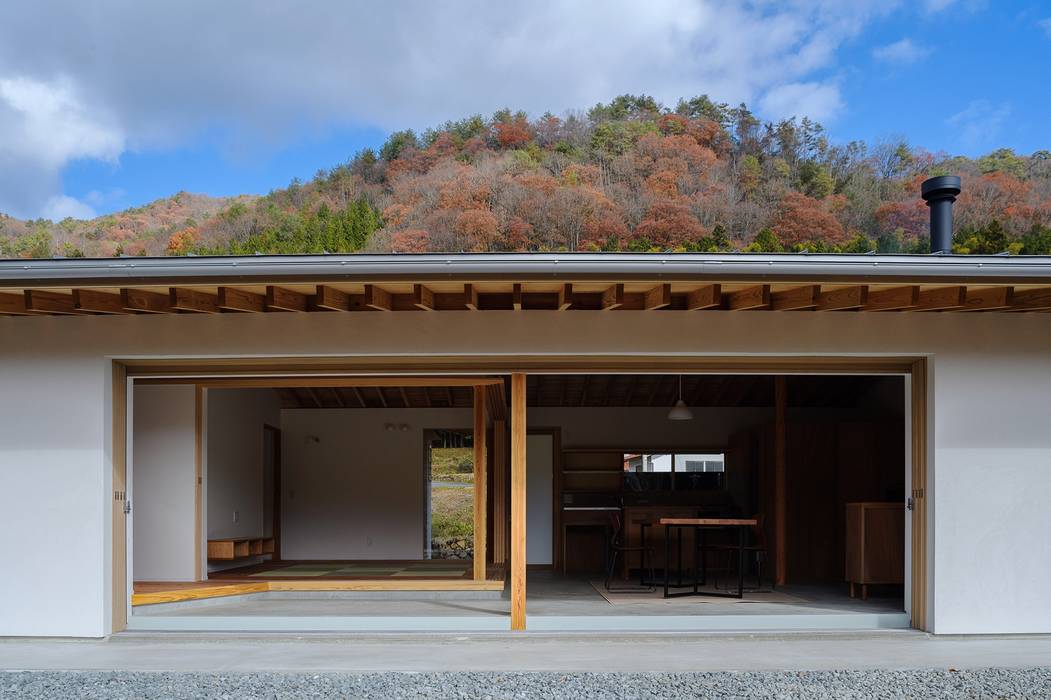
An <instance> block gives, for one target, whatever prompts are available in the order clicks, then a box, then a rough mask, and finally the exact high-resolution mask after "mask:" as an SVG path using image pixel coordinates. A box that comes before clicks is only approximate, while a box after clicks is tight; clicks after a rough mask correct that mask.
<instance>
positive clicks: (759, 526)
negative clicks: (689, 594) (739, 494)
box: [709, 513, 774, 593]
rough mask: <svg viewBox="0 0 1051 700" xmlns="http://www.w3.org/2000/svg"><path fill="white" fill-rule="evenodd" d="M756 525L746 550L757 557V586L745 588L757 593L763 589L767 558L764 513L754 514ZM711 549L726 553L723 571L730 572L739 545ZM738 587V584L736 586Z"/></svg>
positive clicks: (720, 545)
mask: <svg viewBox="0 0 1051 700" xmlns="http://www.w3.org/2000/svg"><path fill="white" fill-rule="evenodd" d="M753 519H754V520H755V525H753V526H752V527H751V531H752V542H751V544H746V545H745V547H744V551H745V554H746V555H751V556H752V557H753V558H754V559H755V581H756V587H755V588H751V589H745V590H746V591H747V592H752V593H755V592H756V591H761V590H763V563H764V562H765V561H766V559H767V552H768V549H767V546H766V530H765V529H764V528H763V524H764V519H763V515H762V513H758V514H756V515H755V516H753ZM709 549H715V550H718V551H720V552H723V553H725V554H726V566H725V567H723V571H724V572H725V573H726V574H729V572H730V569H731V568H733V562H734V560H735V559H736V558H737V557H736V554H737V547H736V546H734V545H728V544H719V545H713V546H710V547H709ZM715 587H716V588H720V586H719V582H718V580H717V581H716V584H715ZM735 588H736V586H735ZM770 590H771V591H772V590H774V578H773V576H771V577H770Z"/></svg>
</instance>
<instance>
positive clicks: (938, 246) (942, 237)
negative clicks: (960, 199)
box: [920, 175, 960, 255]
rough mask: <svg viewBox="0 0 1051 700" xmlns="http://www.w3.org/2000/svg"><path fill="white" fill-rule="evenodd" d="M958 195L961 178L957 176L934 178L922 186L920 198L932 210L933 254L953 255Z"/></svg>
mask: <svg viewBox="0 0 1051 700" xmlns="http://www.w3.org/2000/svg"><path fill="white" fill-rule="evenodd" d="M958 194H960V178H959V177H957V176H956V175H941V176H940V177H932V178H930V179H929V180H924V181H923V184H922V185H920V196H922V197H923V198H924V199H925V200H926V201H927V206H928V207H930V210H931V252H932V253H940V254H942V255H948V254H949V253H952V203H953V202H955V201H956V195H958Z"/></svg>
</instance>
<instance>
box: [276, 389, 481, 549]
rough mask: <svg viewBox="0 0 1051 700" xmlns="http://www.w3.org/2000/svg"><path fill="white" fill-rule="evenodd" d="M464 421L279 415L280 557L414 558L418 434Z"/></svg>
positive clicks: (373, 413) (383, 414) (454, 413)
mask: <svg viewBox="0 0 1051 700" xmlns="http://www.w3.org/2000/svg"><path fill="white" fill-rule="evenodd" d="M472 422H473V417H472V411H471V409H440V408H435V409H431V408H419V409H374V410H360V409H285V410H283V411H281V431H282V432H281V448H282V457H281V513H282V517H281V555H282V557H283V558H284V559H419V558H421V557H422V556H423V551H424V542H423V540H424V529H423V528H424V517H425V514H424V511H425V509H426V508H425V505H424V493H423V489H424V478H423V477H424V475H423V472H424V444H423V431H424V430H426V429H429V428H470V426H471V425H472ZM388 424H391V425H395V426H401V425H408V426H409V429H408V430H407V431H401V430H395V431H387V430H386V429H385V426H386V425H388Z"/></svg>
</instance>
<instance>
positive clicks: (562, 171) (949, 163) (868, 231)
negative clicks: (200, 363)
mask: <svg viewBox="0 0 1051 700" xmlns="http://www.w3.org/2000/svg"><path fill="white" fill-rule="evenodd" d="M892 128H893V125H888V129H892ZM938 174H957V175H961V176H962V177H963V194H962V195H961V196H960V198H959V200H958V202H957V205H956V224H957V230H958V231H957V235H956V239H955V249H956V251H957V252H959V253H999V252H1004V251H1006V252H1010V253H1019V254H1049V253H1051V152H1048V151H1039V152H1036V153H1033V154H1031V155H1018V154H1015V153H1013V152H1012V151H1010V150H1006V149H1004V150H997V151H994V152H992V153H990V154H988V155H985V156H983V157H980V158H977V159H969V158H963V157H954V156H951V155H947V154H939V153H930V152H927V151H925V150H923V149H922V148H918V147H913V146H910V145H908V144H906V143H904V142H895V141H889V142H883V143H876V144H866V143H862V142H851V143H847V144H833V143H830V142H829V140H828V138H827V137H826V135H825V132H824V129H823V128H822V127H821V126H820V125H819V124H816V123H813V122H811V121H809V120H807V119H802V120H795V119H793V120H787V121H782V122H779V123H762V122H760V121H759V120H758V119H757V118H756V117H755V116H754V115H753V114H752V113H751V112H750V111H749V110H748V109H747V108H746V107H745V106H744V105H741V106H739V107H729V106H728V105H725V104H718V103H714V102H712V101H711V100H709V99H708V98H707V97H703V96H702V97H698V98H694V99H690V100H682V101H680V102H679V103H678V104H677V105H675V106H674V107H673V108H668V107H665V106H662V105H660V104H658V103H656V102H655V101H654V100H653V99H651V98H649V97H645V96H632V95H624V96H621V97H618V98H616V99H615V100H613V101H612V102H610V103H609V104H603V105H596V106H595V107H593V108H592V109H590V110H588V111H587V112H585V113H579V114H578V113H571V114H567V115H564V116H561V117H557V116H554V115H551V114H545V115H543V116H540V117H538V118H535V119H530V118H529V116H528V115H526V114H524V113H521V112H517V113H516V112H511V111H507V110H504V111H501V112H497V113H496V114H494V115H493V116H492V117H491V118H488V119H486V118H483V117H481V116H473V117H468V118H466V119H463V120H461V121H456V122H448V123H446V124H443V125H441V126H438V127H435V128H433V129H429V130H427V131H425V132H424V133H422V134H415V133H413V132H412V131H402V132H397V133H395V134H393V135H391V137H390V138H389V139H388V140H387V142H386V143H385V144H384V145H383V147H382V148H381V149H380V151H379V152H378V153H376V152H373V151H372V150H365V151H362V152H361V153H359V154H357V155H356V156H355V157H353V158H352V159H351V160H349V161H348V162H346V163H344V164H342V165H338V166H336V167H334V168H332V169H331V170H328V171H321V172H318V173H317V175H316V176H315V177H314V179H313V180H312V181H310V182H299V181H293V182H292V183H291V184H290V185H289V187H287V188H285V189H282V190H276V191H274V192H271V193H270V194H268V195H266V196H264V197H258V198H253V197H242V198H238V199H236V200H214V199H208V198H205V197H198V196H195V195H187V194H180V195H176V196H175V197H173V198H172V199H171V200H163V202H159V203H154V204H152V205H149V206H148V207H144V208H142V209H140V210H134V211H136V212H139V214H138V215H137V217H136V216H132V215H131V214H129V212H124V213H122V214H120V215H115V216H110V217H102V218H100V219H97V220H95V221H92V222H73V221H70V220H66V221H63V222H59V223H52V222H48V221H34V222H18V221H15V220H13V219H9V218H8V219H3V220H0V246H2V250H0V252H2V253H3V254H4V255H5V256H23V257H41V256H47V255H67V256H69V255H81V254H84V255H90V256H96V255H114V254H127V255H136V254H149V255H162V254H168V255H181V254H186V253H197V254H223V253H238V254H250V253H254V252H262V253H306V252H322V251H328V252H355V251H363V252H391V251H394V252H422V251H444V252H449V251H511V250H571V251H572V250H592V251H617V250H628V251H666V250H684V251H782V250H786V251H814V252H867V251H870V250H878V251H880V252H926V251H927V248H928V244H927V216H928V214H927V208H926V206H925V205H924V203H923V201H922V200H921V199H920V198H919V190H920V182H921V181H922V180H923V179H925V178H927V177H930V176H932V175H938ZM165 202H168V203H172V202H175V203H176V204H175V205H172V206H163V205H164V203H165ZM179 202H182V204H178V203H179ZM188 202H190V203H194V204H195V205H196V206H188V205H187V203H188ZM158 209H159V210H160V213H165V212H166V213H167V215H166V216H161V215H160V213H158V211H156V210H158ZM129 219H130V220H132V221H133V222H134V223H135V225H129Z"/></svg>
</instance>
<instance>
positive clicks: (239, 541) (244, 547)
mask: <svg viewBox="0 0 1051 700" xmlns="http://www.w3.org/2000/svg"><path fill="white" fill-rule="evenodd" d="M273 553H274V538H273V537H227V538H224V539H218V540H208V561H234V560H235V559H245V558H247V557H255V556H262V555H264V554H273Z"/></svg>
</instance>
